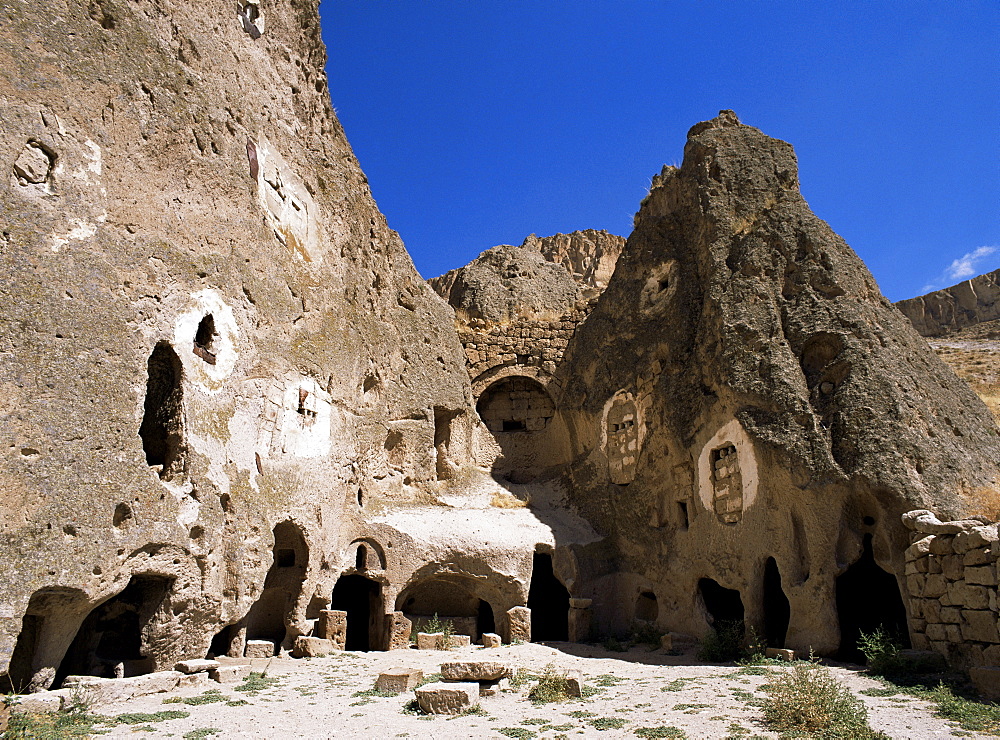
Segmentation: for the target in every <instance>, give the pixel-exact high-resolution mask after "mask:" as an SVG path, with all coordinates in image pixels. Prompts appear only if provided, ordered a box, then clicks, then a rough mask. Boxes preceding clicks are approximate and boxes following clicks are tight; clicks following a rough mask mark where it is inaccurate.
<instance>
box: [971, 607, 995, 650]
mask: <svg viewBox="0 0 1000 740" xmlns="http://www.w3.org/2000/svg"><path fill="white" fill-rule="evenodd" d="M962 637H964V638H965V639H966V640H974V641H976V642H998V643H1000V633H998V632H997V615H996V614H994V613H993V612H991V611H988V610H985V609H964V610H963V611H962Z"/></svg>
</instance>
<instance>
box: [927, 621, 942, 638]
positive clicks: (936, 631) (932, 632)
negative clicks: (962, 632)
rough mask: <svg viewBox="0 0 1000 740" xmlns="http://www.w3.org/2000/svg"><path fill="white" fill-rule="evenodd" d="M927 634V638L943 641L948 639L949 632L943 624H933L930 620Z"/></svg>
mask: <svg viewBox="0 0 1000 740" xmlns="http://www.w3.org/2000/svg"><path fill="white" fill-rule="evenodd" d="M925 634H926V635H927V639H928V640H931V641H932V642H943V641H944V640H946V639H947V633H946V632H945V629H944V625H943V624H938V623H934V624H931V623H929V622H928V624H927V629H926V630H925Z"/></svg>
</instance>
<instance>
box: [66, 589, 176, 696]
mask: <svg viewBox="0 0 1000 740" xmlns="http://www.w3.org/2000/svg"><path fill="white" fill-rule="evenodd" d="M173 584H174V579H173V578H167V577H165V576H157V575H141V576H132V579H131V580H130V581H129V583H128V585H127V586H126V587H125V589H124V590H123V591H122V592H121V593H119V594H118V595H117V596H115V597H113V598H110V599H108V600H107V601H105V602H104V603H103V604H100V605H99V606H97V607H95V608H94V609H93V610H92V611H91V612H90V614H88V615H87V618H86V619H84V620H83V624H81V625H80V628H79V629H78V630H77V632H76V636H75V637H74V638H73V642H72V643H70V646H69V649H68V650H67V651H66V655H65V657H64V658H63V659H62V663H60V665H59V669H58V670H57V671H56V676H55V682H54V685H59V684H61V683H62V681H63V679H65V678H66V676H71V675H74V676H101V677H104V678H116V677H118V678H121V677H127V676H140V675H142V674H145V673H151V672H152V671H154V670H155V669H156V667H157V666H156V665H155V662H154V655H153V654H152V653H153V645H152V641H153V639H154V638H155V637H156V636H157V635H156V632H157V630H156V626H157V624H158V623H160V622H163V621H166V620H168V619H170V618H171V617H172V616H173V614H172V612H171V610H170V598H169V596H170V591H171V589H172V587H173Z"/></svg>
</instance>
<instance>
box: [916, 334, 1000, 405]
mask: <svg viewBox="0 0 1000 740" xmlns="http://www.w3.org/2000/svg"><path fill="white" fill-rule="evenodd" d="M928 342H929V344H930V345H931V347H932V348H933V349H934V351H935V352H937V354H938V357H940V358H941V359H942V360H944V361H945V362H946V363H947V364H948V365H949V367H951V369H952V370H954V371H955V374H956V375H958V377H960V378H961V379H962V380H964V381H966V382H967V383H968V384H969V385H971V386H972V390H974V391H975V392H976V393H977V394H979V397H980V398H982V399H983V401H984V402H985V403H986V405H987V406H989V408H990V411H992V412H993V415H994V416H995V417H996V418H997V421H998V422H1000V321H989V322H987V323H985V324H977V325H976V326H970V327H968V328H967V329H963V330H962V331H960V332H956V333H955V334H951V335H949V336H947V337H940V338H935V339H929V340H928Z"/></svg>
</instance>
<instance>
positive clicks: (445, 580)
mask: <svg viewBox="0 0 1000 740" xmlns="http://www.w3.org/2000/svg"><path fill="white" fill-rule="evenodd" d="M396 608H397V609H399V610H400V611H402V612H403V613H404V614H405V615H406V617H407V619H409V620H410V622H412V623H413V628H414V630H415V631H421V630H422V629H423V628H424V626H425V625H426V624H427V623H428V622H430V621H431V620H433V619H434V618H435V617H437V619H438V621H439V622H441V621H447V622H448V623H449V624H450V625H451V629H452V631H453V632H454V634H457V635H468V636H469V638H470V639H472V640H480V639H481V638H482V636H483V633H484V632H494V631H496V624H495V618H494V615H493V606H492V605H491V604H490V603H489V602H488V601H486V600H485V599H483V598H481V597H480V595H479V593H478V589H477V588H476V584H475V582H473V581H472V580H471V579H468V578H463V577H455V576H443V577H431V578H428V579H425V580H422V581H418V582H417V583H413V584H411V585H410V586H407V587H406V588H405V589H403V591H402V592H401V593H400V594H399V598H398V599H397V600H396Z"/></svg>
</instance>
